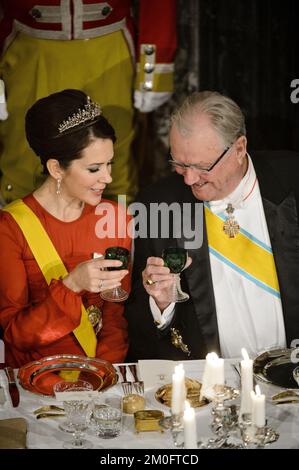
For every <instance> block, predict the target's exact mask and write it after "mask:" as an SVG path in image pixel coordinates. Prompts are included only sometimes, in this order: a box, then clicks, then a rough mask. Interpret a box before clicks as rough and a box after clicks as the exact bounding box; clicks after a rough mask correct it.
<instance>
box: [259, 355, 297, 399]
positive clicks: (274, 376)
mask: <svg viewBox="0 0 299 470" xmlns="http://www.w3.org/2000/svg"><path fill="white" fill-rule="evenodd" d="M292 353H294V349H288V348H281V349H272V350H269V351H265V352H263V353H261V354H260V355H259V356H257V357H256V358H255V359H254V361H253V373H254V376H255V378H256V379H257V380H260V381H261V382H264V383H267V384H271V385H276V386H278V387H281V388H287V389H297V390H298V385H297V383H296V381H295V380H294V378H293V370H294V369H295V368H296V367H297V365H298V363H297V362H294V357H293V356H294V354H292Z"/></svg>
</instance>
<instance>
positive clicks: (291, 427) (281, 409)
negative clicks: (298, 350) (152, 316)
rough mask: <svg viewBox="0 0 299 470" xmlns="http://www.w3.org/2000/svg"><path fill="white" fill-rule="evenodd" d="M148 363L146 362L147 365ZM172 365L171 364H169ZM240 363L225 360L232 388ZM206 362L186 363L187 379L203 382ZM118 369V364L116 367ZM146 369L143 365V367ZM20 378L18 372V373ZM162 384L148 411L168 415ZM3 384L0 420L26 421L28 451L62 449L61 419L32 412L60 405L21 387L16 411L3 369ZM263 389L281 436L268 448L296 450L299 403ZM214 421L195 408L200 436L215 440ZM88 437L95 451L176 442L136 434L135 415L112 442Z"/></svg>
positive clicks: (150, 391)
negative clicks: (278, 401) (278, 400)
mask: <svg viewBox="0 0 299 470" xmlns="http://www.w3.org/2000/svg"><path fill="white" fill-rule="evenodd" d="M145 362H146V361H143V363H145ZM168 362H169V361H168ZM236 362H237V360H225V378H226V383H227V384H228V385H230V386H232V387H236V388H239V385H240V377H239V376H238V374H237V372H236V370H235V369H234V368H233V367H232V364H233V363H236ZM204 363H205V361H203V360H196V361H184V362H183V364H184V369H185V372H186V377H190V378H193V379H197V380H199V381H201V379H202V374H203V370H204ZM115 367H116V370H118V365H115ZM143 367H144V364H143ZM148 367H149V369H150V368H151V370H154V369H153V367H152V365H151V361H148ZM15 375H16V376H17V371H15ZM127 378H128V380H131V381H133V377H132V376H131V375H130V372H128V375H127ZM163 383H169V375H167V374H166V375H165V377H163V375H161V374H158V376H157V383H156V384H155V385H154V386H152V387H150V388H148V387H147V388H146V390H145V403H146V409H156V410H162V411H163V412H164V414H165V416H167V415H169V414H170V410H169V408H168V407H166V406H165V405H163V404H161V403H159V402H158V401H157V399H156V398H155V392H156V390H157V389H158V388H159V386H161V385H163ZM0 385H1V386H2V387H3V388H4V391H5V396H6V401H5V403H4V404H3V405H0V419H6V418H16V417H22V418H25V420H26V422H27V426H28V432H27V448H29V449H61V448H63V442H64V441H65V440H66V439H68V438H69V436H68V435H67V434H66V433H65V432H63V431H60V430H59V428H58V425H59V419H61V418H58V419H50V418H47V419H40V420H37V419H36V417H35V415H34V414H33V411H34V410H36V409H37V408H39V407H42V406H44V405H48V404H54V403H57V402H56V400H55V399H54V398H52V397H45V396H41V395H37V394H34V393H31V392H29V391H27V390H24V389H23V388H22V387H21V385H20V384H18V388H19V392H20V404H19V406H18V407H16V408H14V407H13V406H12V404H11V400H10V396H9V393H8V383H7V379H6V376H5V373H4V371H3V370H0ZM260 386H261V390H262V392H263V393H265V394H266V417H267V420H268V425H270V426H271V427H273V428H274V429H275V430H276V431H277V432H278V433H279V434H280V437H279V439H278V440H277V441H276V442H275V443H272V444H270V445H267V446H266V448H271V449H295V448H299V404H283V405H275V404H273V403H272V402H271V396H272V395H273V394H274V393H277V392H278V391H279V390H280V389H279V388H278V387H276V386H272V385H269V384H263V383H260ZM102 393H103V394H107V395H108V394H109V396H122V388H121V384H120V383H117V384H116V385H114V386H113V387H111V388H109V389H108V390H107V391H104V392H102ZM211 421H212V416H211V404H208V405H206V406H204V407H201V408H196V423H197V437H198V439H200V438H201V437H212V436H213V433H212V430H211V428H210V425H211ZM86 437H87V438H88V440H90V441H91V442H92V444H93V448H95V449H174V448H175V446H174V443H173V439H172V436H171V433H170V432H169V431H168V430H166V431H164V432H158V431H150V432H140V433H136V432H135V427H134V417H133V415H125V414H124V419H123V431H122V433H121V434H120V435H119V436H118V437H116V438H113V439H101V438H99V437H97V436H96V435H95V431H94V430H92V429H88V430H87V431H86Z"/></svg>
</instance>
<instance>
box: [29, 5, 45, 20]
mask: <svg viewBox="0 0 299 470" xmlns="http://www.w3.org/2000/svg"><path fill="white" fill-rule="evenodd" d="M30 15H31V16H32V17H33V18H36V19H39V18H41V17H42V12H41V11H40V10H39V9H38V8H32V10H31V12H30Z"/></svg>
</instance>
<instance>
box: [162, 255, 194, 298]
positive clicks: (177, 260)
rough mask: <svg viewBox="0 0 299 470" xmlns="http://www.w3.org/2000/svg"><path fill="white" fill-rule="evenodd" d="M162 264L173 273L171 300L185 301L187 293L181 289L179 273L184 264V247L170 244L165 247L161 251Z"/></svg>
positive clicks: (187, 296) (185, 258) (186, 256)
mask: <svg viewBox="0 0 299 470" xmlns="http://www.w3.org/2000/svg"><path fill="white" fill-rule="evenodd" d="M162 258H163V260H164V265H165V266H167V267H168V268H169V269H170V272H171V273H173V274H174V276H175V279H174V283H173V292H172V298H171V299H170V300H171V302H185V301H186V300H188V299H189V295H188V294H187V293H186V292H183V291H182V288H181V278H180V273H181V272H182V271H183V269H184V268H185V266H186V263H187V259H188V252H187V250H185V249H184V248H179V247H174V246H170V247H168V248H165V250H163V253H162Z"/></svg>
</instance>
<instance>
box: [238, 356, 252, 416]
mask: <svg viewBox="0 0 299 470" xmlns="http://www.w3.org/2000/svg"><path fill="white" fill-rule="evenodd" d="M241 351H242V356H243V360H242V361H241V393H242V394H241V409H240V419H242V415H243V414H244V413H252V399H251V392H252V390H253V361H252V359H249V356H248V353H247V351H246V349H245V348H242V350H241Z"/></svg>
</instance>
